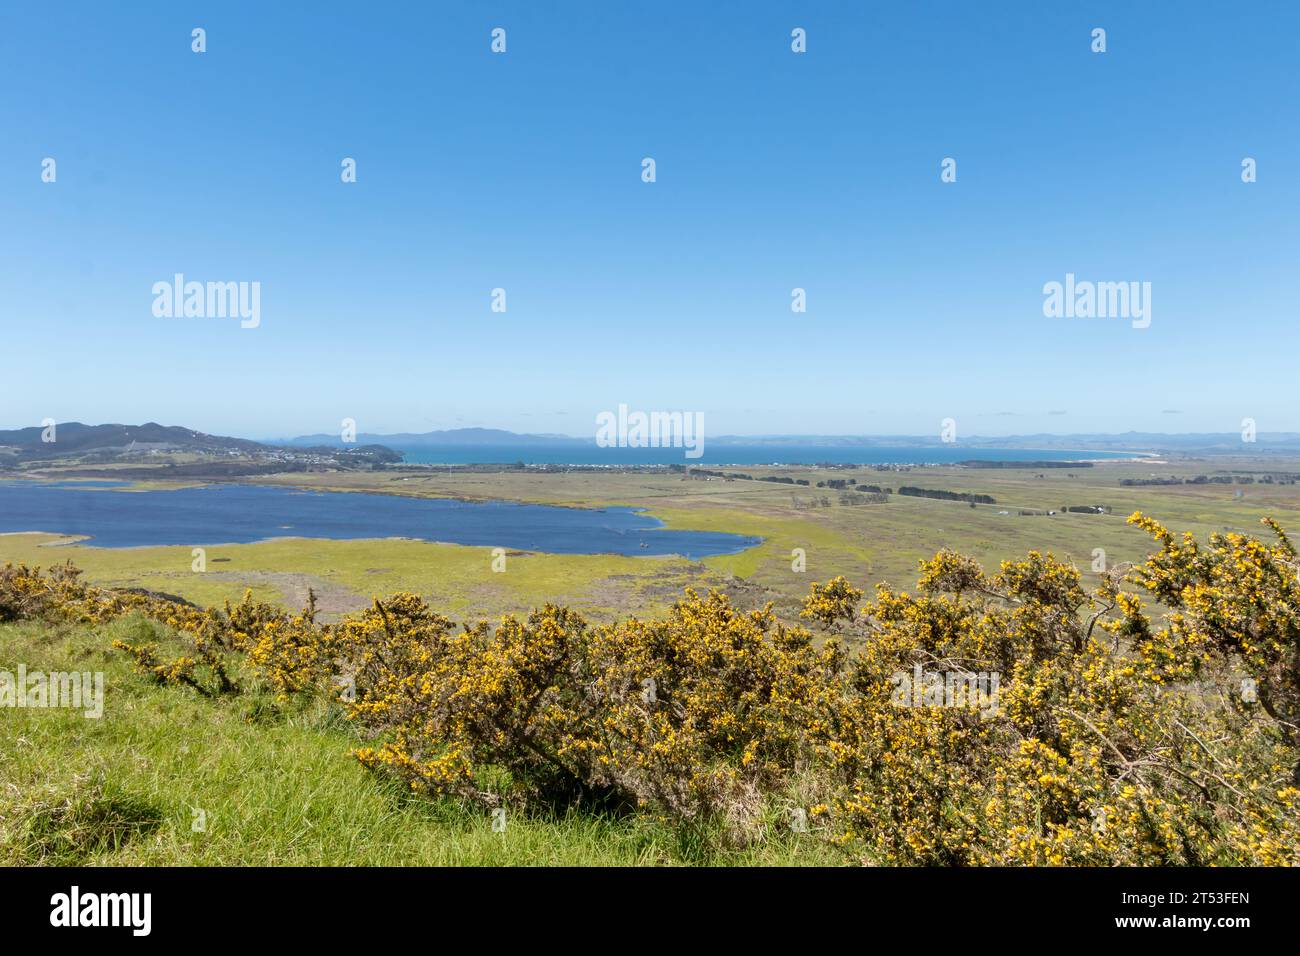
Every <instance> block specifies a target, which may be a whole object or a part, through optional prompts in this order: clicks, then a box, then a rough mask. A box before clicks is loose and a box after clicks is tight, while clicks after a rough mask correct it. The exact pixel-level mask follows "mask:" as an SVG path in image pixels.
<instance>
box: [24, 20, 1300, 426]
mask: <svg viewBox="0 0 1300 956" xmlns="http://www.w3.org/2000/svg"><path fill="white" fill-rule="evenodd" d="M1048 8H1051V9H1048ZM196 26H201V27H203V28H205V29H206V30H207V42H208V52H206V53H205V54H202V55H199V54H195V53H192V52H191V50H190V42H191V40H190V31H191V29H192V28H193V27H196ZM497 26H501V27H504V28H505V29H506V30H507V37H508V52H507V53H506V54H505V55H493V54H492V53H491V52H490V50H489V42H490V36H489V34H490V31H491V29H492V28H493V27H497ZM796 26H798V27H804V28H806V30H807V31H808V52H807V53H806V54H804V55H795V54H794V53H792V52H791V51H790V36H789V34H790V30H791V29H792V28H793V27H796ZM1097 26H1100V27H1104V28H1105V29H1106V30H1107V45H1108V51H1107V52H1106V53H1105V54H1100V55H1099V54H1094V53H1092V52H1091V51H1090V31H1091V30H1092V29H1093V28H1094V27H1097ZM1297 36H1300V4H1296V3H1294V2H1263V3H1253V4H1248V5H1245V6H1243V5H1240V4H1233V3H1226V2H1225V3H1177V4H1175V3H1142V4H1135V3H1129V2H1115V3H1084V2H1077V3H1076V2H1071V3H1042V2H1023V3H999V4H976V3H969V2H951V3H933V2H915V3H898V4H885V3H872V4H867V3H862V2H852V3H830V2H824V0H821V2H815V3H812V2H810V3H794V2H786V3H766V2H744V3H741V2H735V3H718V4H702V3H684V2H683V3H673V2H654V3H645V4H638V3H615V2H609V0H605V2H584V3H572V2H555V3H537V2H523V3H486V2H463V3H436V4H435V3H409V4H395V3H394V4H389V3H375V2H367V3H347V4H334V3H319V4H289V3H257V4H254V3H227V2H223V3H175V2H165V3H164V2H157V3H136V2H133V3H130V4H126V3H122V4H105V3H99V2H96V3H53V4H21V5H20V4H9V5H8V6H7V8H6V11H5V12H4V14H3V16H2V17H0V221H2V222H3V229H0V293H2V294H0V328H2V330H3V339H2V341H3V343H4V359H3V363H0V375H2V377H0V427H14V426H19V425H29V424H36V423H38V422H39V421H40V420H41V419H43V418H45V417H52V418H55V419H57V420H59V421H64V420H71V419H76V420H82V421H88V422H101V421H120V422H136V421H144V420H157V421H161V422H164V423H167V424H183V425H189V426H193V427H196V428H200V429H203V430H205V431H210V432H217V433H225V434H239V435H247V436H251V437H270V436H281V435H289V434H301V433H305V432H314V431H333V430H335V429H337V427H338V423H339V420H340V419H342V418H344V417H351V418H354V419H356V420H357V422H358V423H359V426H360V428H361V429H362V430H364V431H395V430H419V431H423V430H428V429H433V428H451V427H460V426H468V425H487V426H496V427H504V428H511V429H515V430H519V431H551V432H565V433H569V434H579V435H588V436H589V435H591V434H592V433H593V429H594V424H593V422H594V416H595V415H596V413H597V412H599V411H601V410H605V409H614V408H616V407H617V405H618V404H619V403H620V402H622V403H627V404H629V405H630V406H632V407H633V408H640V409H646V410H660V409H661V410H673V409H683V410H692V411H702V412H703V413H704V414H705V421H706V428H707V430H708V432H710V433H712V434H715V435H716V434H721V433H737V434H754V433H775V432H798V433H804V434H844V433H855V434H928V433H932V432H937V430H938V427H939V420H940V419H942V418H944V417H952V418H955V419H956V420H957V421H958V428H959V434H966V435H973V434H985V435H996V434H1015V433H1028V432H1036V431H1053V432H1058V433H1064V432H1080V431H1124V430H1128V429H1139V430H1156V431H1172V432H1179V431H1202V430H1211V431H1235V430H1236V429H1237V428H1238V426H1239V424H1240V421H1241V419H1242V418H1243V417H1246V416H1251V417H1253V418H1255V419H1256V420H1257V421H1258V423H1259V428H1260V430H1261V431H1276V430H1300V401H1298V400H1297V395H1296V368H1297V364H1298V362H1300V332H1298V331H1297V321H1298V319H1300V314H1298V313H1300V296H1298V295H1297V277H1300V262H1298V261H1297V260H1298V258H1300V241H1298V240H1300V216H1298V215H1297V210H1298V209H1300V123H1297V122H1296V117H1297V112H1296V104H1297V103H1298V102H1300V56H1298V55H1297ZM47 156H49V157H54V158H55V159H56V160H57V163H58V167H57V170H58V180H57V182H56V183H54V184H46V183H42V182H41V181H40V171H41V169H40V166H41V160H42V159H43V158H44V157H47ZM347 156H350V157H354V158H355V159H356V160H357V163H358V180H359V181H358V182H357V183H356V184H352V185H345V184H343V183H341V182H340V179H339V172H340V161H341V160H342V158H343V157H347ZM645 156H652V157H654V158H655V160H656V162H657V172H658V181H657V182H656V183H654V184H645V183H643V182H641V177H640V173H641V166H640V163H641V159H642V157H645ZM947 156H951V157H954V158H955V159H956V160H957V162H958V181H957V182H956V183H954V184H943V183H941V182H940V181H939V164H940V161H941V160H942V159H943V158H944V157H947ZM1245 156H1251V157H1254V158H1255V159H1256V160H1257V161H1258V176H1259V181H1258V182H1257V183H1254V184H1251V185H1246V184H1243V183H1242V182H1241V179H1240V164H1241V160H1242V158H1243V157H1245ZM176 272H183V273H184V274H185V275H186V276H187V278H191V279H198V280H201V281H206V280H232V281H239V280H244V281H254V280H255V281H259V282H260V283H261V285H262V318H261V327H260V328H257V329H248V330H244V329H240V328H239V327H238V325H237V323H235V322H232V321H229V320H218V319H170V318H155V317H154V315H153V314H152V311H151V305H152V301H153V296H152V293H151V287H152V285H153V283H155V282H157V281H160V280H169V279H170V277H171V276H172V275H173V274H174V273H176ZM1067 272H1073V273H1075V274H1077V275H1078V276H1079V277H1080V278H1090V279H1095V280H1105V281H1112V280H1113V281H1121V280H1138V281H1149V282H1151V283H1152V324H1151V327H1150V328H1148V329H1145V330H1135V329H1133V328H1131V327H1130V324H1129V323H1128V322H1126V321H1123V320H1092V321H1087V320H1080V319H1049V318H1045V317H1044V315H1043V311H1042V301H1043V295H1042V286H1043V284H1044V283H1045V282H1048V281H1052V280H1058V281H1059V280H1063V278H1064V276H1065V274H1066V273H1067ZM795 286H800V287H803V288H805V289H807V294H808V311H807V313H806V314H803V315H797V314H793V313H792V312H791V311H790V290H791V288H793V287H795ZM494 287H503V288H505V289H506V290H507V297H508V298H507V301H508V307H509V310H508V312H507V313H506V314H504V315H503V314H497V313H493V312H492V311H491V310H490V308H489V304H490V299H489V296H490V292H491V290H492V289H493V288H494Z"/></svg>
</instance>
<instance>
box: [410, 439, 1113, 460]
mask: <svg viewBox="0 0 1300 956" xmlns="http://www.w3.org/2000/svg"><path fill="white" fill-rule="evenodd" d="M397 450H400V451H401V452H402V455H403V457H404V459H405V460H406V461H408V462H410V463H411V464H422V465H472V464H511V463H514V462H520V461H522V462H523V463H524V464H528V465H774V464H783V465H800V464H802V465H813V464H821V463H828V464H835V465H885V464H901V465H945V464H947V465H950V464H954V463H956V462H959V461H972V460H974V461H1078V460H1081V459H1104V458H1131V457H1133V456H1134V455H1133V453H1130V452H1103V451H1069V450H1062V449H1046V450H1037V449H1024V448H972V447H967V446H963V445H961V444H953V445H935V446H932V447H906V446H900V447H897V448H891V447H885V446H870V445H715V446H713V447H710V446H709V443H708V442H707V441H706V442H705V443H704V453H703V454H702V455H701V456H700V457H699V458H687V457H686V454H685V449H682V448H601V447H599V446H597V445H595V444H574V445H560V444H557V445H466V446H460V447H455V446H443V447H438V448H412V449H406V450H402V449H397Z"/></svg>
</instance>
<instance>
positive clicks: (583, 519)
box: [0, 481, 762, 559]
mask: <svg viewBox="0 0 1300 956" xmlns="http://www.w3.org/2000/svg"><path fill="white" fill-rule="evenodd" d="M114 484H115V483H113V482H35V481H0V532H10V531H48V532H53V533H57V534H76V535H87V536H89V538H90V541H88V542H87V543H88V544H91V545H95V546H97V547H102V548H131V547H142V546H150V545H184V546H187V547H193V546H197V545H213V544H243V543H247V542H250V541H263V540H265V539H267V538H282V537H300V538H394V537H401V538H419V539H422V540H425V541H445V542H449V543H452V544H466V545H481V546H484V547H493V548H508V549H512V550H518V551H545V552H551V553H555V554H623V555H665V554H680V555H683V556H684V557H687V558H690V559H698V558H705V557H709V556H711V555H715V554H735V553H737V552H739V551H743V550H745V549H746V548H751V547H753V546H754V545H756V544H758V543H759V542H760V541H761V540H762V539H760V538H754V537H748V536H745V535H738V534H724V533H720V532H713V531H670V530H667V529H664V528H663V522H661V521H659V519H657V518H653V517H651V516H650V515H647V514H643V513H641V512H639V511H637V510H636V509H633V508H605V509H579V508H557V507H552V506H549V505H528V504H516V503H514V502H507V501H492V502H482V503H479V502H472V503H471V502H465V501H452V500H448V499H443V498H401V497H396V496H393V495H373V494H362V493H342V492H318V491H299V490H297V489H292V488H268V487H264V486H257V485H212V486H207V487H202V488H181V489H177V490H175V491H129V492H128V491H114V490H111V488H112V486H113V485H114Z"/></svg>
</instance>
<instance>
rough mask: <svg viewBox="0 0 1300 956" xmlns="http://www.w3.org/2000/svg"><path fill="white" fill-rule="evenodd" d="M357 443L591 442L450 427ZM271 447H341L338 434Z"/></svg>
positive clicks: (367, 437)
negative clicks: (442, 429) (444, 429)
mask: <svg viewBox="0 0 1300 956" xmlns="http://www.w3.org/2000/svg"><path fill="white" fill-rule="evenodd" d="M357 442H358V443H359V444H372V445H387V446H388V447H389V448H464V447H469V446H474V445H569V446H573V445H586V444H594V443H595V440H594V439H582V438H570V437H569V436H568V435H520V434H516V433H515V432H509V431H504V430H503V429H500V428H452V429H449V430H446V431H432V432H422V433H420V434H414V433H411V432H399V433H398V434H395V435H375V434H371V433H368V432H365V433H360V434H358V435H357ZM274 444H278V445H286V446H289V447H293V448H300V447H310V446H317V447H329V448H333V447H338V446H342V445H343V444H344V442H343V439H342V437H341V436H340V435H339V433H338V432H335V433H334V434H332V435H326V434H316V435H299V436H298V437H297V438H286V439H277V440H276V441H275V442H274Z"/></svg>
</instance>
